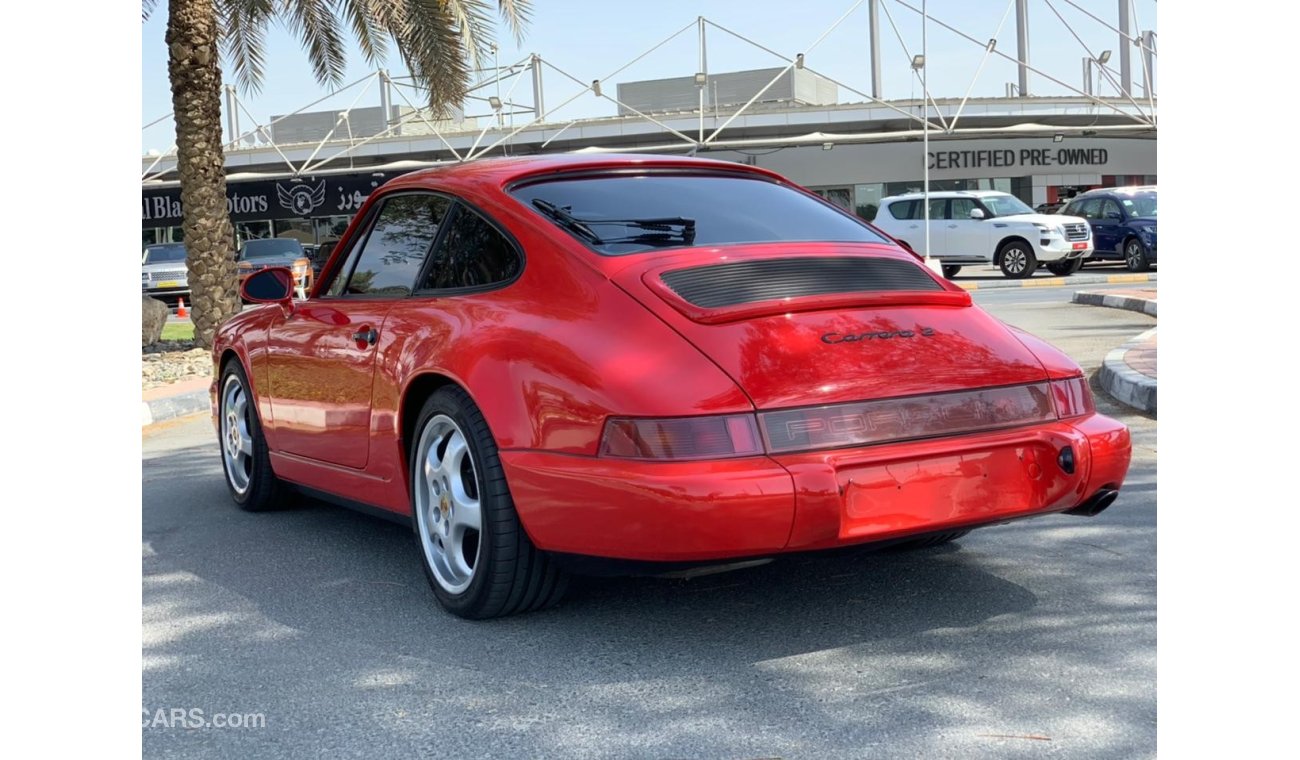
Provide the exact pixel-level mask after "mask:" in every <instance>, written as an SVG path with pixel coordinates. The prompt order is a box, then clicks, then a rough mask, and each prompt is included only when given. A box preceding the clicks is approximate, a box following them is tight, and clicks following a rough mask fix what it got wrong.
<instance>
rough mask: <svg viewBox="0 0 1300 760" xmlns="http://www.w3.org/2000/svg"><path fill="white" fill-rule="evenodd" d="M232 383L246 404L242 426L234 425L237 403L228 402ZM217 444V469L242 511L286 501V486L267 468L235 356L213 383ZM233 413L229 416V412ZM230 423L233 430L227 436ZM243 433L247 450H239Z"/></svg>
mask: <svg viewBox="0 0 1300 760" xmlns="http://www.w3.org/2000/svg"><path fill="white" fill-rule="evenodd" d="M232 386H237V387H238V393H241V394H243V396H244V398H245V400H246V402H247V403H246V404H245V405H244V406H243V407H242V409H243V412H242V414H243V418H244V419H243V423H244V425H243V427H242V428H240V427H239V425H238V422H239V417H240V416H241V413H240V412H239V409H240V407H239V406H238V405H237V404H231V403H230V400H231V399H232V398H234V397H235V396H234V394H233V388H232ZM217 404H218V406H217V420H218V425H219V428H218V429H219V431H220V432H219V433H218V441H217V443H218V445H219V446H220V447H221V471H222V472H223V473H224V474H225V477H226V487H227V488H229V489H230V498H232V499H234V501H235V503H236V504H238V505H239V508H240V509H243V510H244V511H246V512H265V511H266V510H268V509H273V508H275V507H278V506H282V505H284V504H286V503H287V502H288V497H289V496H290V489H289V487H288V486H287V485H286V484H285V483H284V482H283V481H281V480H280V479H279V478H277V477H276V476H275V472H274V471H273V470H272V469H271V456H270V449H269V448H268V447H267V445H266V437H265V436H264V435H263V434H262V420H261V418H260V417H258V414H257V404H256V403H255V401H254V400H253V398H252V394H251V393H250V391H249V386H248V377H247V375H245V374H244V368H243V367H242V366H240V364H239V361H238V360H231V361H229V362H226V366H225V367H224V368H222V370H221V383H220V384H219V385H218V386H217ZM232 415H233V416H232ZM232 425H234V426H235V429H236V430H237V434H236V435H235V436H234V437H231V436H230V429H231V426H232ZM245 436H246V437H247V440H248V442H249V444H250V445H251V452H247V451H244V450H243V444H244V441H245Z"/></svg>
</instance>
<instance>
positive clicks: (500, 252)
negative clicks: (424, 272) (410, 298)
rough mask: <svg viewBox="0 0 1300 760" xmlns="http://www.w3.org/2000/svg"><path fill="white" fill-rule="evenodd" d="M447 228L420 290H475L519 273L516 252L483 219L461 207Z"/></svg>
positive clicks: (519, 265) (519, 259) (509, 243)
mask: <svg viewBox="0 0 1300 760" xmlns="http://www.w3.org/2000/svg"><path fill="white" fill-rule="evenodd" d="M450 225H451V226H449V227H448V228H447V234H445V235H443V237H442V240H441V241H439V243H438V248H437V250H435V251H434V252H433V261H432V263H431V264H430V266H429V274H428V276H426V277H425V280H424V282H423V283H422V284H421V285H420V287H421V289H433V290H446V289H451V288H474V287H480V286H483V285H491V284H493V283H497V282H504V281H506V280H509V279H510V278H512V277H514V276H515V275H516V274H518V273H519V269H520V267H521V266H522V264H523V260H522V259H521V258H520V255H519V251H518V250H516V249H515V246H514V245H513V244H512V243H511V242H510V241H509V240H507V239H506V238H505V236H504V235H502V234H501V233H500V232H497V230H496V228H495V227H493V226H492V225H491V224H489V223H488V221H487V220H486V219H484V218H483V217H481V216H479V215H478V214H477V213H475V212H474V211H472V210H470V209H468V208H466V207H465V206H463V205H462V206H459V207H458V208H457V210H456V215H455V216H454V217H452V219H451V222H450Z"/></svg>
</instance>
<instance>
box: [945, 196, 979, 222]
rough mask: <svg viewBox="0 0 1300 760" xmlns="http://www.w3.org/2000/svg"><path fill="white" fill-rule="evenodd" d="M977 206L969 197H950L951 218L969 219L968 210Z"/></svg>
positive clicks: (972, 209)
mask: <svg viewBox="0 0 1300 760" xmlns="http://www.w3.org/2000/svg"><path fill="white" fill-rule="evenodd" d="M977 208H979V205H978V204H977V203H975V201H974V199H971V198H953V199H952V218H953V219H965V220H967V221H969V220H970V212H971V211H974V210H975V209H977Z"/></svg>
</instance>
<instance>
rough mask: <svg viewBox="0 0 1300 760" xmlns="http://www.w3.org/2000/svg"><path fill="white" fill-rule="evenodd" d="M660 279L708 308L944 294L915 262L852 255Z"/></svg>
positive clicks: (741, 264) (737, 265)
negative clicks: (877, 295) (808, 299)
mask: <svg viewBox="0 0 1300 760" xmlns="http://www.w3.org/2000/svg"><path fill="white" fill-rule="evenodd" d="M660 279H661V280H662V281H663V283H664V285H666V286H667V287H668V289H669V290H671V291H672V292H673V293H675V294H677V296H679V297H680V298H682V299H683V300H685V301H686V302H688V303H690V304H692V305H694V306H699V307H702V308H706V309H708V308H725V307H728V306H738V305H741V304H749V303H757V302H760V301H775V300H781V299H786V298H805V297H809V296H822V295H834V294H842V293H863V292H872V291H891V292H898V291H923V292H925V291H943V290H944V288H943V286H942V285H940V284H939V283H938V282H937V281H935V279H934V278H933V277H931V276H930V275H929V274H928V273H927V272H926V271H925V270H923V269H921V268H920V267H919V266H917V265H915V264H912V263H910V262H906V261H898V260H896V259H885V258H866V257H851V256H836V257H810V256H805V257H799V258H789V259H758V260H754V261H737V262H732V263H726V264H710V265H707V266H700V267H690V268H687V269H676V270H673V271H670V272H664V273H663V274H661V275H660Z"/></svg>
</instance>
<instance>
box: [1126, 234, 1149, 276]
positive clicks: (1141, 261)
mask: <svg viewBox="0 0 1300 760" xmlns="http://www.w3.org/2000/svg"><path fill="white" fill-rule="evenodd" d="M1124 266H1126V267H1128V271H1130V272H1146V271H1149V270H1150V269H1151V261H1150V260H1149V259H1148V258H1147V247H1146V246H1145V245H1142V241H1141V240H1138V239H1137V238H1129V239H1128V240H1125V241H1124Z"/></svg>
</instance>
